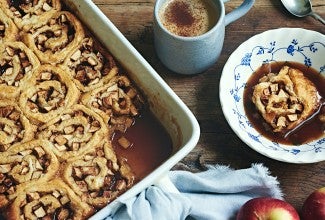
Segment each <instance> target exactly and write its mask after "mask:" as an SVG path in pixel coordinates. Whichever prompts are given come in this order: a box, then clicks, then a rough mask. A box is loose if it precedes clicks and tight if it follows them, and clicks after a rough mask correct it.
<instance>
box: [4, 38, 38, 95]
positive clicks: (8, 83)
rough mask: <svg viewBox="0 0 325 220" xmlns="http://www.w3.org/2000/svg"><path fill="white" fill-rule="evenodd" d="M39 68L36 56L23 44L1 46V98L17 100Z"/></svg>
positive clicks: (7, 42) (15, 43) (7, 43)
mask: <svg viewBox="0 0 325 220" xmlns="http://www.w3.org/2000/svg"><path fill="white" fill-rule="evenodd" d="M39 66H40V62H39V60H38V59H37V57H36V56H35V54H34V53H33V52H32V51H31V50H30V49H29V48H27V47H26V45H25V44H23V43H22V42H9V41H6V42H4V43H2V44H0V98H5V99H12V98H17V97H18V96H19V94H20V92H21V90H22V89H24V87H25V86H26V83H27V82H28V80H29V78H30V77H31V76H32V73H33V71H35V69H36V68H37V67H39Z"/></svg>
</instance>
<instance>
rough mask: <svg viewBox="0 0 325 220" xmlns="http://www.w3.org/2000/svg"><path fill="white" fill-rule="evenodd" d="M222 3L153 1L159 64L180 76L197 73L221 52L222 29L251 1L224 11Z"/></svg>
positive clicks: (214, 0)
mask: <svg viewBox="0 0 325 220" xmlns="http://www.w3.org/2000/svg"><path fill="white" fill-rule="evenodd" d="M223 1H224V0H156V4H155V8H154V25H153V30H154V44H155V49H156V53H157V55H158V57H159V59H160V60H161V62H162V63H163V64H164V65H165V66H166V67H167V68H169V69H170V70H172V71H173V72H176V73H180V74H196V73H201V72H203V71H205V70H207V69H208V68H209V67H211V66H212V65H213V64H214V63H215V62H216V61H217V59H218V58H219V55H220V53H221V50H222V47H223V42H224V37H225V27H226V26H227V25H228V24H230V23H231V22H233V21H235V20H237V19H238V18H240V17H242V16H243V15H245V14H246V13H247V12H248V11H249V9H250V8H251V7H252V6H253V4H254V1H255V0H241V1H242V3H241V5H240V6H239V7H237V8H236V9H234V10H232V11H230V12H228V14H226V12H225V6H224V4H223Z"/></svg>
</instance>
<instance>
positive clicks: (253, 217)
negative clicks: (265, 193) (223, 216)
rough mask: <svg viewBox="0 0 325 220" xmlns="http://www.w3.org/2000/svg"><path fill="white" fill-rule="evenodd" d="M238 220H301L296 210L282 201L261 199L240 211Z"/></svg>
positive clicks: (244, 206)
mask: <svg viewBox="0 0 325 220" xmlns="http://www.w3.org/2000/svg"><path fill="white" fill-rule="evenodd" d="M236 220H300V218H299V215H298V212H297V211H296V209H295V208H294V207H293V206H292V205H290V204H289V203H288V202H285V201H283V200H280V199H275V198H271V197H259V198H254V199H251V200H249V201H247V202H246V203H245V204H244V205H242V207H241V208H240V209H239V211H238V213H237V216H236Z"/></svg>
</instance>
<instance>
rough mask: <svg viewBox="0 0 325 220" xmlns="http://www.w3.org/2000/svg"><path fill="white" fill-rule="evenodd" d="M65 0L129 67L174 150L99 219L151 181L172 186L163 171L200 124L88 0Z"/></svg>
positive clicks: (188, 146)
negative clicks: (170, 140)
mask: <svg viewBox="0 0 325 220" xmlns="http://www.w3.org/2000/svg"><path fill="white" fill-rule="evenodd" d="M65 2H66V4H67V5H68V7H70V9H71V10H72V11H73V12H74V13H75V14H76V15H77V16H78V17H79V19H81V20H82V22H83V23H84V24H85V25H86V26H88V28H89V29H90V30H91V32H92V33H94V34H95V35H96V37H97V39H98V40H100V41H101V42H102V43H103V45H104V46H105V47H106V48H107V49H108V50H109V51H110V52H111V53H112V54H113V56H114V57H115V58H116V59H117V60H118V62H119V63H120V64H122V65H123V67H124V68H126V69H127V70H128V72H129V75H130V77H131V78H132V80H134V81H135V83H136V84H137V85H138V86H139V87H140V88H141V89H142V90H143V92H144V94H145V96H146V98H147V99H148V101H149V108H150V110H151V111H152V112H153V114H154V115H155V116H156V117H157V118H158V119H159V120H160V122H161V123H162V124H163V126H164V127H165V129H166V130H167V131H168V133H169V135H170V136H171V138H172V142H173V153H172V155H171V156H170V157H169V159H168V160H167V161H165V162H164V163H163V164H161V165H160V166H159V167H158V168H157V169H155V170H154V171H153V172H152V173H150V174H149V175H148V176H147V177H145V178H144V179H142V180H141V181H140V182H139V183H137V184H136V185H134V186H133V187H132V188H131V189H129V190H128V191H127V192H125V193H124V194H123V195H121V196H120V197H118V198H117V199H116V200H115V201H113V202H112V203H110V204H109V205H108V206H106V207H105V208H103V209H102V210H100V211H99V212H98V213H96V214H95V215H94V216H93V217H91V219H102V218H104V217H105V216H106V215H107V213H108V212H109V211H111V210H112V209H116V208H118V204H119V203H118V201H120V200H125V199H128V198H130V197H133V196H135V195H136V194H138V193H139V192H141V191H142V190H143V189H145V188H146V187H148V186H150V185H152V184H158V185H160V186H162V187H165V188H166V189H167V190H175V189H173V185H172V184H171V182H170V181H169V179H168V177H167V175H166V174H167V172H168V171H169V170H170V169H171V168H172V167H173V166H174V165H175V164H176V163H177V162H178V161H180V160H181V159H182V158H184V157H185V156H186V155H187V154H188V153H189V152H190V151H191V150H192V149H193V148H194V147H195V146H196V144H197V142H198V140H199V136H200V127H199V124H198V122H197V120H196V118H195V117H194V115H193V114H192V113H191V111H190V110H189V109H188V108H187V106H186V105H185V104H184V103H183V102H182V101H181V100H180V98H179V97H178V96H177V95H176V94H175V93H174V92H173V91H172V89H171V88H170V87H169V86H168V85H167V84H166V83H165V81H164V80H163V79H162V78H161V77H160V76H159V75H158V74H157V72H156V71H155V70H154V69H153V68H152V67H151V66H150V65H149V64H148V62H147V61H146V60H145V59H144V58H143V57H142V56H141V55H140V54H139V52H137V50H136V49H135V48H134V47H133V46H132V45H131V44H130V42H129V41H128V40H127V39H126V38H125V37H124V36H123V34H122V33H121V32H120V31H119V30H118V29H117V28H116V27H115V26H114V24H113V23H112V22H111V21H110V20H109V19H108V18H107V17H106V16H105V15H104V14H103V13H102V12H101V10H100V9H99V8H98V7H97V6H96V5H95V4H94V3H93V2H92V1H91V0H78V1H75V0H66V1H65Z"/></svg>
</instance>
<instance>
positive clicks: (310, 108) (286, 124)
mask: <svg viewBox="0 0 325 220" xmlns="http://www.w3.org/2000/svg"><path fill="white" fill-rule="evenodd" d="M252 101H253V103H254V104H255V105H256V107H257V109H258V111H259V112H260V113H261V114H262V116H263V118H264V119H265V120H266V122H268V123H269V124H270V125H271V126H272V128H273V131H274V132H281V133H286V132H288V131H290V130H292V129H294V128H296V127H297V126H298V125H299V124H300V123H302V122H303V121H305V120H306V119H308V118H309V117H310V116H312V115H313V114H314V113H315V112H316V111H317V109H318V108H319V106H320V96H319V94H318V91H317V88H316V86H315V85H314V84H313V83H312V82H311V81H310V80H309V79H308V78H306V77H305V76H304V74H303V73H302V72H301V71H300V70H298V69H294V68H290V67H288V66H284V67H283V68H282V69H281V70H280V72H279V73H277V74H276V73H269V74H268V75H267V76H264V77H262V78H261V79H260V82H259V84H257V85H256V86H255V88H254V92H253V97H252Z"/></svg>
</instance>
